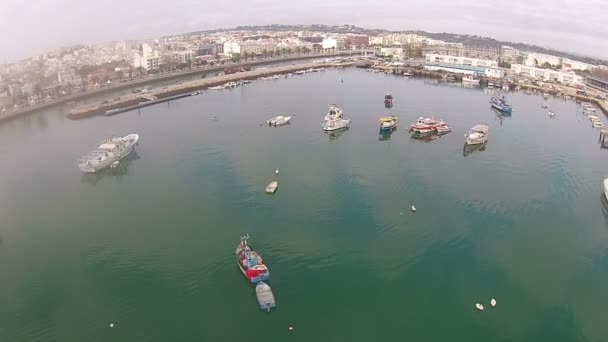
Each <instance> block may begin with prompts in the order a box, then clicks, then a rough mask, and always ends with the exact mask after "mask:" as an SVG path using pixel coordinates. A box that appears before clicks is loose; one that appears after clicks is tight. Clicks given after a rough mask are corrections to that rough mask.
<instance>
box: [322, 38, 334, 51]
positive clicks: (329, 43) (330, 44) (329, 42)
mask: <svg viewBox="0 0 608 342" xmlns="http://www.w3.org/2000/svg"><path fill="white" fill-rule="evenodd" d="M321 46H322V47H323V49H337V48H338V41H337V40H336V39H335V38H331V37H327V38H323V41H322V42H321Z"/></svg>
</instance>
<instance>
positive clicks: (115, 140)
mask: <svg viewBox="0 0 608 342" xmlns="http://www.w3.org/2000/svg"><path fill="white" fill-rule="evenodd" d="M138 141H139V134H129V135H127V136H125V137H122V138H121V137H112V138H109V139H107V140H106V141H104V142H103V143H102V144H101V145H99V147H98V148H97V149H96V150H95V151H92V152H90V153H89V154H87V155H86V156H84V157H82V158H80V159H79V160H78V168H79V169H80V170H81V171H83V172H87V173H95V172H97V171H99V170H101V169H104V168H106V167H108V166H110V165H111V164H112V163H113V162H115V161H120V160H121V159H122V158H124V157H126V156H128V155H129V154H130V153H131V152H132V151H133V149H134V148H135V145H136V144H137V142H138Z"/></svg>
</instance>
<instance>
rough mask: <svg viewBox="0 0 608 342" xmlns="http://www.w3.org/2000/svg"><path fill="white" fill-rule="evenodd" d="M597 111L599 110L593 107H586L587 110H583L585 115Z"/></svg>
mask: <svg viewBox="0 0 608 342" xmlns="http://www.w3.org/2000/svg"><path fill="white" fill-rule="evenodd" d="M596 111H597V109H595V108H593V107H585V109H583V113H595V112H596Z"/></svg>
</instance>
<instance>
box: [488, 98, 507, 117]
mask: <svg viewBox="0 0 608 342" xmlns="http://www.w3.org/2000/svg"><path fill="white" fill-rule="evenodd" d="M490 103H491V104H492V108H495V109H496V110H498V111H499V112H501V113H505V114H511V111H512V109H511V106H509V105H508V104H507V102H506V101H505V97H504V96H503V97H502V98H500V99H499V98H496V97H492V99H490Z"/></svg>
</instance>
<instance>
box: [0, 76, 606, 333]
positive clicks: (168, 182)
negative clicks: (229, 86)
mask: <svg viewBox="0 0 608 342" xmlns="http://www.w3.org/2000/svg"><path fill="white" fill-rule="evenodd" d="M340 79H344V83H341V82H340ZM385 92H391V93H392V94H393V95H394V96H395V107H394V108H393V110H392V111H391V112H392V113H394V114H396V115H399V117H400V119H401V121H400V126H401V127H400V129H399V130H398V131H396V132H394V133H393V135H392V136H391V137H390V140H383V141H381V140H380V139H379V135H378V132H377V120H378V117H379V116H381V115H384V114H388V112H387V111H386V110H385V109H384V108H383V96H384V93H385ZM489 97H490V94H488V93H484V91H482V90H480V89H464V88H456V87H450V86H446V85H436V84H433V83H431V82H430V81H428V80H405V79H402V78H396V77H391V76H385V75H378V74H371V73H366V72H363V71H360V70H332V71H327V72H325V73H317V74H308V75H305V76H302V77H297V78H296V77H294V78H289V79H285V80H278V81H259V82H254V83H253V84H251V85H248V86H245V87H242V88H237V89H234V90H227V91H221V92H208V93H206V94H204V95H201V96H197V97H190V98H186V99H183V100H179V101H176V102H171V103H169V104H162V105H158V106H155V107H149V108H146V109H144V110H142V111H141V112H139V113H138V112H130V113H125V114H121V115H118V116H114V117H112V118H106V117H98V118H93V119H89V120H83V121H70V120H68V119H66V118H64V113H63V112H62V111H61V110H55V111H48V112H47V113H45V114H44V115H33V116H28V117H26V118H23V119H20V120H17V121H11V122H8V123H6V124H4V125H2V126H0V153H1V155H2V167H0V177H1V179H2V181H1V182H0V217H1V222H0V237H1V238H2V242H1V244H0V274H2V280H1V281H0V341H286V340H292V341H372V340H373V341H391V340H400V341H606V340H608V327H607V326H606V324H605V322H604V317H605V311H606V307H607V306H608V298H607V296H606V295H605V291H606V289H607V288H608V270H607V267H608V249H607V246H608V210H607V209H606V206H607V204H606V203H605V202H606V201H605V200H603V198H602V180H603V178H604V177H605V176H606V175H607V174H608V172H606V170H605V169H606V159H607V158H608V153H607V151H606V150H602V149H600V148H599V145H598V144H597V138H598V131H597V130H594V129H592V128H591V126H590V123H589V121H588V120H587V119H584V118H583V117H582V116H581V115H580V114H577V110H578V108H577V106H576V104H575V103H573V102H565V101H563V100H559V99H550V100H549V101H548V104H549V107H550V108H551V109H553V110H554V111H555V112H556V113H557V117H556V118H555V119H550V118H548V117H547V115H546V110H543V109H541V108H540V105H541V103H542V102H543V101H542V98H540V97H538V96H530V95H525V94H523V93H519V94H515V93H514V94H510V95H509V101H510V102H511V104H512V106H513V107H514V112H513V115H512V117H510V118H504V119H502V120H501V119H499V118H498V117H497V116H496V114H495V113H494V112H493V111H491V110H490V109H489V104H488V100H489ZM329 103H337V104H339V105H340V106H341V107H342V108H343V109H344V112H345V117H348V118H351V119H352V128H351V129H350V130H348V131H346V132H344V133H343V134H341V135H338V136H330V135H328V134H324V133H323V132H322V131H321V129H320V125H321V122H322V119H323V116H324V115H325V112H326V110H327V104H329ZM281 113H297V115H296V116H295V118H294V120H293V124H292V125H290V126H285V127H281V128H278V129H274V128H269V127H266V126H262V125H260V123H262V122H263V121H264V120H265V119H267V118H269V117H271V116H275V115H278V114H281ZM420 114H426V115H434V116H436V117H442V118H444V119H445V120H446V121H447V122H448V123H449V124H450V125H451V126H452V127H453V130H454V131H453V132H452V133H450V134H448V135H446V136H443V137H441V138H439V139H435V140H433V141H430V142H428V143H427V142H421V141H417V140H413V139H411V138H410V136H409V134H407V129H406V127H407V126H408V125H409V124H410V123H412V122H413V121H414V120H415V119H416V118H417V117H418V116H419V115H420ZM215 116H217V120H214V117H215ZM482 122H483V123H487V124H488V125H489V126H490V141H489V143H488V145H487V148H486V149H485V150H483V151H481V150H480V151H473V152H472V153H470V154H467V155H466V156H465V155H463V140H464V138H463V134H464V133H466V131H467V130H468V129H469V128H470V127H471V126H473V125H475V124H477V123H482ZM130 132H139V133H140V134H141V136H142V138H141V143H140V146H139V148H138V150H137V155H134V156H133V157H132V158H131V159H130V160H129V161H128V162H126V163H122V164H121V166H120V168H119V169H118V170H112V171H111V172H103V173H101V174H100V175H96V176H95V175H87V176H83V175H82V174H81V173H80V171H79V170H78V169H77V168H76V167H75V162H76V160H77V159H78V157H79V156H81V155H83V154H85V153H86V152H88V151H89V150H91V149H93V148H95V147H96V146H97V144H98V143H99V142H100V141H101V140H103V139H104V138H106V137H108V136H110V135H113V134H120V135H126V134H127V133H130ZM277 167H278V168H279V169H280V171H281V173H280V175H278V177H277V176H275V174H274V170H275V168H277ZM275 178H278V181H279V190H278V191H277V193H276V194H275V195H273V196H269V195H266V194H265V193H264V188H265V186H266V185H267V184H268V182H270V181H271V180H274V179H275ZM412 204H415V205H416V207H417V209H418V211H417V212H416V214H412V213H411V212H410V210H409V207H410V206H411V205H412ZM401 213H402V214H401ZM244 233H249V234H250V235H251V243H252V244H253V245H254V246H256V248H257V249H258V250H259V251H260V252H261V253H262V255H263V256H264V259H265V261H266V263H267V264H268V266H269V267H270V270H271V274H272V277H271V282H270V283H271V285H272V287H273V289H274V292H275V296H276V298H277V301H278V304H279V307H278V310H277V311H275V312H272V313H270V314H267V313H264V312H262V311H260V310H259V309H258V307H257V303H256V300H255V295H254V289H253V287H252V286H251V285H250V284H249V283H248V282H247V281H246V280H245V279H244V277H243V276H242V274H240V272H239V271H238V270H237V268H236V266H235V265H234V260H233V251H234V248H235V247H236V244H237V243H238V238H239V236H240V235H242V234H244ZM492 297H494V298H496V299H497V301H498V306H497V307H496V308H495V309H491V308H490V306H489V300H490V298H492ZM477 302H481V303H483V304H484V305H485V306H486V310H485V311H484V312H482V313H479V312H476V311H475V309H474V304H475V303H477ZM111 322H114V324H115V326H114V328H110V327H109V324H110V323H111ZM289 326H293V327H294V331H293V332H289V331H288V327H289Z"/></svg>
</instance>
